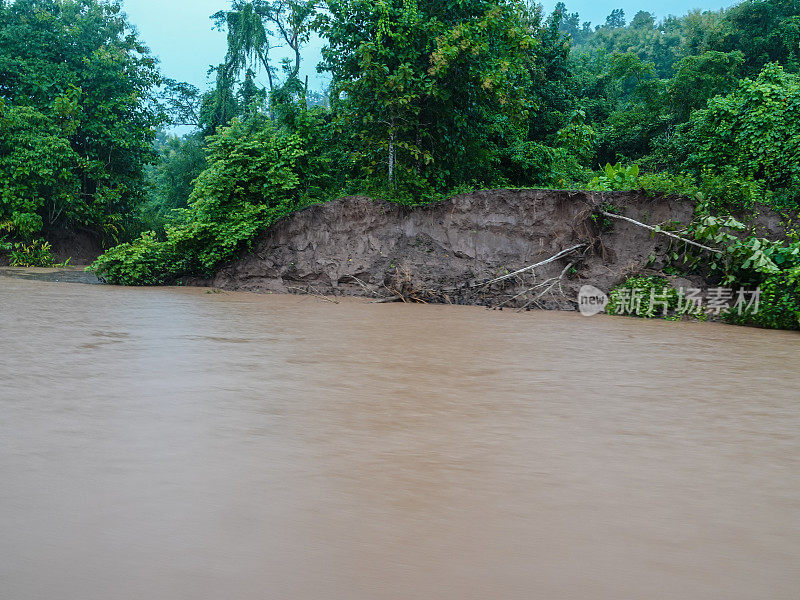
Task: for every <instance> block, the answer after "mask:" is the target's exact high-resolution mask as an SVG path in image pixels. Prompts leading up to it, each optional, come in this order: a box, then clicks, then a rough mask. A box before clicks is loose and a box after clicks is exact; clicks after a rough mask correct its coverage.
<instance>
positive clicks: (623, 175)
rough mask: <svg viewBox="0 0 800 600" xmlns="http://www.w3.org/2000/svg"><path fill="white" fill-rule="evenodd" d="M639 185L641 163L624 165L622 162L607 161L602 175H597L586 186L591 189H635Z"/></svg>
mask: <svg viewBox="0 0 800 600" xmlns="http://www.w3.org/2000/svg"><path fill="white" fill-rule="evenodd" d="M638 187H639V165H629V166H627V167H623V166H622V165H621V164H620V163H617V164H616V165H612V164H609V163H606V166H605V169H604V170H603V173H602V174H601V175H596V176H595V177H593V178H592V180H591V181H589V184H588V185H587V186H586V188H587V189H589V190H595V191H606V192H610V191H615V190H634V189H637V188H638Z"/></svg>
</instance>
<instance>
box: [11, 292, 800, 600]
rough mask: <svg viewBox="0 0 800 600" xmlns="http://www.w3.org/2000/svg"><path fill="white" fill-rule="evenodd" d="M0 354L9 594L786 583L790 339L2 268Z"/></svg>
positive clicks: (370, 596)
mask: <svg viewBox="0 0 800 600" xmlns="http://www.w3.org/2000/svg"><path fill="white" fill-rule="evenodd" d="M51 279H53V278H51ZM59 281H61V280H59ZM0 356H1V357H2V360H0V597H2V598H4V599H8V600H33V599H36V600H42V599H46V600H56V599H57V600H109V599H113V600H128V599H131V600H133V599H137V600H139V599H143V600H183V599H186V600H198V599H199V600H206V599H208V600H220V599H237V600H251V599H252V600H256V599H257V600H262V599H266V598H269V599H273V598H274V599H281V600H283V599H286V600H306V599H308V600H340V599H341V600H384V599H387V600H389V599H391V600H394V599H397V600H416V599H431V600H449V599H454V600H455V599H457V600H465V599H476V600H477V599H481V600H486V599H500V600H502V599H526V600H527V599H543V600H559V599H564V600H581V599H587V600H606V599H608V600H621V599H642V600H652V599H656V598H657V599H676V600H678V599H680V600H691V599H698V600H709V599H720V600H722V599H725V600H732V599H748V600H752V599H770V600H777V599H796V598H798V594H800V335H796V334H792V333H787V332H774V331H761V330H757V329H746V328H735V327H730V326H724V325H715V324H703V323H675V322H663V321H652V322H647V321H642V320H633V319H626V318H612V317H602V316H598V317H592V318H584V317H581V316H580V315H578V314H570V313H544V312H530V313H523V314H514V313H511V312H508V311H503V312H491V311H486V310H484V309H480V308H463V307H446V306H422V305H413V306H412V305H403V304H392V305H374V304H367V303H365V301H363V300H349V301H343V302H342V303H340V304H333V303H329V302H323V301H320V300H318V299H316V298H313V297H309V296H304V297H301V296H292V297H285V296H258V295H248V294H235V293H209V291H208V290H200V289H169V288H161V289H122V288H113V287H105V286H97V285H80V284H76V283H64V282H63V281H61V282H58V283H56V282H54V281H48V282H45V281H36V280H31V279H18V278H8V277H2V276H0Z"/></svg>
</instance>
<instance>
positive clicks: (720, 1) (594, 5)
mask: <svg viewBox="0 0 800 600" xmlns="http://www.w3.org/2000/svg"><path fill="white" fill-rule="evenodd" d="M556 1H557V0H547V1H545V2H544V3H543V4H544V9H545V11H546V12H549V11H552V10H553V7H554V6H555V4H556ZM734 3H735V2H734V0H670V1H668V2H667V3H665V4H659V5H658V6H659V7H658V8H650V7H647V6H643V5H642V3H641V2H634V1H633V0H595V1H592V0H573V1H572V2H570V1H568V0H567V1H566V4H567V10H568V11H569V12H578V13H580V16H581V22H583V21H591V22H592V25H597V24H601V23H604V22H605V18H606V16H607V15H608V14H609V13H610V12H611V11H612V10H613V9H615V8H622V9H624V10H625V16H626V18H627V19H628V21H630V20H631V19H632V18H633V15H635V14H636V12H638V11H639V10H649V12H651V13H653V14H654V15H655V16H656V17H657V18H662V17H665V16H667V15H670V14H672V15H683V14H685V13H686V12H688V11H689V10H692V9H694V8H700V9H703V10H718V9H720V8H723V7H727V6H731V5H732V4H734ZM122 4H123V9H124V11H125V12H126V13H127V14H128V20H129V21H130V23H131V24H132V25H134V26H135V27H136V29H137V30H138V31H139V37H140V39H141V40H142V41H143V42H144V43H145V44H147V45H148V46H149V47H150V50H151V51H152V53H153V54H154V55H155V56H157V57H158V58H159V59H160V61H161V72H162V73H163V74H164V76H166V77H170V78H172V79H177V80H178V81H186V82H188V83H191V84H193V85H196V86H197V87H199V88H200V89H201V90H204V89H206V88H207V87H208V86H209V84H208V81H209V80H208V77H207V72H208V69H209V67H210V66H211V65H216V64H219V63H220V62H221V61H222V59H223V57H224V55H225V33H224V32H221V31H215V30H212V22H211V19H209V17H210V16H211V15H212V14H214V13H215V12H217V11H219V10H224V9H226V8H228V7H229V6H230V2H227V1H226V0H123V2H122ZM320 46H321V43H320V41H319V40H316V42H314V43H313V44H312V45H311V46H310V47H309V51H308V53H307V58H306V57H304V66H303V72H302V75H308V77H309V87H310V88H312V89H321V88H323V87H324V86H325V81H326V77H325V76H324V75H319V74H317V72H316V65H317V63H318V62H319V60H320V52H319V49H320ZM277 57H278V58H279V55H277Z"/></svg>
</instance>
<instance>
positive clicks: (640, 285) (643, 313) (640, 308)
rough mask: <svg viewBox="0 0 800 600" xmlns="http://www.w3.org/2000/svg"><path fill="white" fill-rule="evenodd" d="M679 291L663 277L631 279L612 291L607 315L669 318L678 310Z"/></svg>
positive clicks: (607, 306)
mask: <svg viewBox="0 0 800 600" xmlns="http://www.w3.org/2000/svg"><path fill="white" fill-rule="evenodd" d="M678 301H679V296H678V290H676V289H675V288H673V287H672V286H671V285H670V284H669V282H668V281H667V280H666V279H664V278H663V277H658V276H649V277H629V278H628V279H626V280H625V281H623V282H622V283H621V284H619V285H618V286H616V287H615V288H614V289H613V290H611V294H610V295H609V300H608V304H607V305H606V313H608V314H610V315H628V316H637V317H646V318H652V317H659V316H667V315H668V314H670V313H672V312H674V311H675V310H676V309H677V308H678Z"/></svg>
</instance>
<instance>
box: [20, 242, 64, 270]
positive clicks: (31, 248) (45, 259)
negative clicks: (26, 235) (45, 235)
mask: <svg viewBox="0 0 800 600" xmlns="http://www.w3.org/2000/svg"><path fill="white" fill-rule="evenodd" d="M9 256H10V258H11V266H12V267H52V266H53V264H55V257H54V256H53V252H52V248H51V246H50V243H49V242H45V241H44V240H36V241H33V242H31V243H29V244H25V243H23V242H18V243H16V244H14V245H13V247H12V248H11V253H10V255H9Z"/></svg>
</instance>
